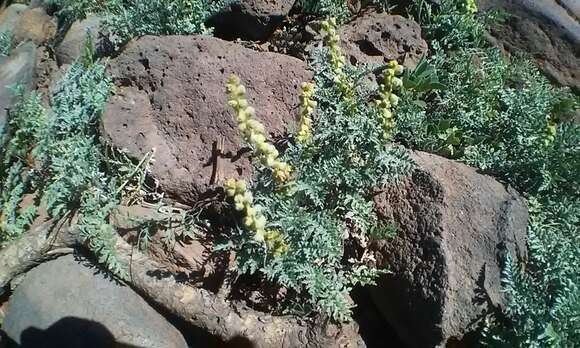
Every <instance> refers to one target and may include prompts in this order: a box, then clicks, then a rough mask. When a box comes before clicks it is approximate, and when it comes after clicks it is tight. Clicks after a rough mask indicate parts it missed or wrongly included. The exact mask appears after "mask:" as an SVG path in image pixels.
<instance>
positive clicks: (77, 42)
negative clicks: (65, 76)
mask: <svg viewBox="0 0 580 348" xmlns="http://www.w3.org/2000/svg"><path fill="white" fill-rule="evenodd" d="M100 24H101V19H100V18H99V17H97V16H89V17H87V18H85V19H83V20H81V21H76V22H74V23H73V24H72V25H71V27H70V28H69V29H68V31H67V32H66V35H65V36H64V38H63V40H62V41H61V42H60V44H59V45H58V46H57V47H56V49H55V53H56V60H57V62H58V64H59V65H63V64H72V63H73V62H74V61H75V59H77V58H78V57H80V56H81V52H82V48H83V45H84V44H85V41H86V39H87V35H89V33H90V35H91V37H92V38H93V42H94V43H97V37H98V36H97V35H98V33H99V27H100ZM96 49H97V53H99V52H98V47H96Z"/></svg>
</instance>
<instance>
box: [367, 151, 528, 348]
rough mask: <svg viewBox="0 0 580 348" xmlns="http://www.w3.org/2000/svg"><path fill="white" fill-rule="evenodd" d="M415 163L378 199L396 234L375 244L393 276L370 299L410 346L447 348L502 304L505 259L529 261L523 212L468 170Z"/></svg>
mask: <svg viewBox="0 0 580 348" xmlns="http://www.w3.org/2000/svg"><path fill="white" fill-rule="evenodd" d="M414 160H415V162H416V163H417V169H416V170H415V171H414V172H413V174H412V175H411V177H410V178H409V179H407V180H406V181H405V182H404V183H403V184H401V185H399V186H397V187H394V188H392V189H387V190H386V191H382V192H380V193H379V194H378V195H377V196H376V197H375V205H376V210H377V213H378V214H379V216H380V217H381V218H382V219H384V220H386V221H394V222H395V224H396V226H397V227H398V230H399V233H398V235H397V236H396V237H395V238H394V239H392V240H384V241H377V242H374V244H373V249H374V250H375V257H376V259H377V262H378V264H379V265H381V266H385V267H387V268H388V269H389V270H390V271H392V273H390V274H386V275H384V276H382V277H381V278H380V279H379V281H378V285H377V286H376V287H371V288H370V292H371V295H372V297H373V299H374V301H375V303H376V304H377V306H378V308H379V310H380V311H381V312H382V314H383V315H384V317H385V318H386V319H387V320H388V322H389V324H390V325H392V326H393V327H394V328H395V330H396V331H397V332H398V334H399V336H400V337H401V339H402V340H403V341H404V342H405V343H406V344H407V345H408V346H410V347H436V346H437V347H444V346H445V344H446V343H447V342H460V341H461V340H462V339H464V338H465V335H466V334H467V333H470V332H473V331H475V330H477V325H478V323H479V320H480V319H482V314H483V313H484V311H485V309H486V307H487V306H488V303H493V304H494V305H502V304H503V303H504V298H503V295H502V292H501V287H500V273H501V264H502V262H503V258H504V256H505V253H506V252H510V253H512V255H513V256H514V258H516V259H517V258H518V257H519V258H521V259H524V258H525V257H526V230H527V223H528V214H527V206H526V203H525V201H524V200H523V199H522V198H521V197H520V196H519V195H518V194H517V193H515V192H513V190H512V189H510V188H508V189H506V188H504V187H503V186H502V185H501V184H500V183H498V182H497V181H495V180H494V179H493V178H491V177H489V176H485V175H481V174H478V173H477V172H476V170H475V169H473V168H470V167H468V166H466V165H463V164H460V163H456V162H454V161H451V160H448V159H445V158H442V157H439V156H435V155H430V154H427V153H422V152H417V153H416V154H415V155H414ZM466 346H469V345H466Z"/></svg>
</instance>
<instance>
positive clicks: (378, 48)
mask: <svg viewBox="0 0 580 348" xmlns="http://www.w3.org/2000/svg"><path fill="white" fill-rule="evenodd" d="M339 35H340V41H341V42H340V45H341V48H342V49H343V52H344V54H345V56H346V58H347V59H348V60H349V61H350V63H351V64H353V65H356V64H385V63H387V62H388V61H390V60H393V59H396V60H397V61H399V63H402V64H403V65H405V67H408V68H414V67H415V66H416V65H417V63H418V62H419V60H420V59H421V57H423V56H424V55H426V54H427V51H428V46H427V43H426V42H425V40H423V39H422V38H421V26H420V25H419V24H418V23H417V22H415V21H413V20H412V19H409V18H405V17H401V16H393V15H390V14H388V13H375V12H370V13H365V14H364V15H362V16H360V17H358V18H356V19H355V20H353V21H352V22H350V23H348V24H346V25H344V26H343V27H341V28H340V30H339Z"/></svg>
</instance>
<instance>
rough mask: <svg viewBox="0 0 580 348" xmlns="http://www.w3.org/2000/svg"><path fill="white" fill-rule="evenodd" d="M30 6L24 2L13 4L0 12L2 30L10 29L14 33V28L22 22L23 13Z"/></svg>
mask: <svg viewBox="0 0 580 348" xmlns="http://www.w3.org/2000/svg"><path fill="white" fill-rule="evenodd" d="M27 8H28V6H26V5H24V4H12V5H10V6H8V7H7V8H6V9H5V10H4V11H2V12H1V13H0V32H6V31H9V32H11V33H14V29H15V28H16V26H17V25H18V22H20V18H21V16H22V13H23V12H24V11H26V9H27Z"/></svg>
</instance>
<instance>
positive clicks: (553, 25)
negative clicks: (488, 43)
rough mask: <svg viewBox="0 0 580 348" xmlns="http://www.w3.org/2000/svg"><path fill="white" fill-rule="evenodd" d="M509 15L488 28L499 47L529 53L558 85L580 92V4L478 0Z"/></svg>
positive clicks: (569, 1) (552, 0) (571, 1)
mask: <svg viewBox="0 0 580 348" xmlns="http://www.w3.org/2000/svg"><path fill="white" fill-rule="evenodd" d="M478 3H479V7H480V9H481V10H483V11H486V10H490V9H499V10H502V11H504V12H507V13H508V14H509V15H510V17H509V18H508V19H507V20H506V21H505V23H498V24H496V25H494V26H493V27H492V29H491V35H492V36H493V37H494V38H495V39H496V40H497V42H499V44H500V47H502V48H504V49H506V50H507V51H509V52H515V51H523V52H525V53H526V54H529V55H531V56H532V57H533V58H534V59H535V60H536V62H537V63H538V65H539V66H540V68H541V69H542V71H543V72H544V73H545V74H546V75H547V76H548V77H549V78H550V79H552V80H553V81H555V82H556V83H558V84H560V85H564V86H570V87H572V88H574V89H576V90H577V91H580V64H578V62H580V49H579V48H580V21H579V18H580V5H578V1H574V0H560V1H557V0H541V1H540V0H538V1H526V0H478Z"/></svg>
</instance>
